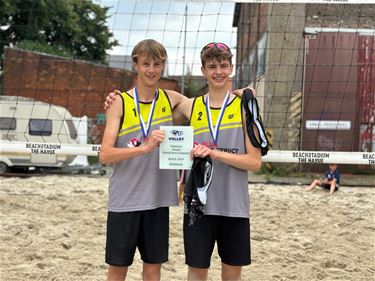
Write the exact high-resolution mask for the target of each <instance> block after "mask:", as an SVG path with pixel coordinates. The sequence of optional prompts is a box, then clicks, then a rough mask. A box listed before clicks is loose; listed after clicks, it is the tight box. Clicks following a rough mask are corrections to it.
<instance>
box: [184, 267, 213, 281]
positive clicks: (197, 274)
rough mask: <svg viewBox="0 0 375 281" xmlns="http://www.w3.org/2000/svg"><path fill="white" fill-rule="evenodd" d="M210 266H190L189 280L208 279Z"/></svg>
mask: <svg viewBox="0 0 375 281" xmlns="http://www.w3.org/2000/svg"><path fill="white" fill-rule="evenodd" d="M207 276H208V268H196V267H191V266H189V269H188V278H187V279H188V280H189V281H193V280H194V281H197V280H200V281H201V280H207Z"/></svg>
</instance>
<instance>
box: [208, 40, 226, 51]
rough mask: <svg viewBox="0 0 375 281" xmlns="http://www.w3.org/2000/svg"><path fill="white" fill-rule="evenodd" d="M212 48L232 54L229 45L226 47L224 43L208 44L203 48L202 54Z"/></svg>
mask: <svg viewBox="0 0 375 281" xmlns="http://www.w3.org/2000/svg"><path fill="white" fill-rule="evenodd" d="M212 48H218V49H220V50H224V51H228V52H230V48H229V47H228V46H227V45H225V44H224V43H216V42H212V43H208V44H207V45H206V46H204V47H203V49H202V52H203V51H205V50H208V49H212Z"/></svg>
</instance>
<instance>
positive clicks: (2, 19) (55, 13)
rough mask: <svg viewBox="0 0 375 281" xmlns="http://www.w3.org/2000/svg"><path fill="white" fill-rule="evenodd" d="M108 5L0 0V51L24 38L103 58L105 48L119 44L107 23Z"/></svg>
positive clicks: (78, 0)
mask: <svg viewBox="0 0 375 281" xmlns="http://www.w3.org/2000/svg"><path fill="white" fill-rule="evenodd" d="M108 9H109V8H107V7H101V6H100V5H98V4H94V3H93V2H92V1H91V0H85V1H83V0H57V1H56V0H2V1H0V28H1V32H0V55H1V56H2V54H3V50H4V46H14V45H17V44H18V43H19V42H21V41H27V42H40V43H42V45H43V43H44V44H47V45H49V46H52V47H54V48H55V49H56V48H57V49H58V50H64V52H63V53H65V52H67V53H70V54H72V55H73V57H74V58H77V59H84V60H93V61H97V62H105V57H106V50H108V49H110V48H112V47H113V46H117V45H118V42H117V41H116V40H114V39H113V34H112V33H111V32H110V31H109V29H108V27H107V26H106V19H107V18H108V16H107V12H108Z"/></svg>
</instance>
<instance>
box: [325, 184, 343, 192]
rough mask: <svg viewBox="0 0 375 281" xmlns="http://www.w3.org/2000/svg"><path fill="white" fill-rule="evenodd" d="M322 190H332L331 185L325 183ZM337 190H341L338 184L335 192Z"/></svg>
mask: <svg viewBox="0 0 375 281" xmlns="http://www.w3.org/2000/svg"><path fill="white" fill-rule="evenodd" d="M322 188H324V189H328V190H330V189H331V184H330V183H323V184H322ZM337 190H339V185H338V184H336V186H335V191H337Z"/></svg>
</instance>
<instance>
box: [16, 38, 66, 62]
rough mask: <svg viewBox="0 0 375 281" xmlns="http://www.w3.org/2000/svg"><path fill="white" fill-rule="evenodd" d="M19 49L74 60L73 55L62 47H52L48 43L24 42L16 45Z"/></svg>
mask: <svg viewBox="0 0 375 281" xmlns="http://www.w3.org/2000/svg"><path fill="white" fill-rule="evenodd" d="M16 47H17V48H20V49H25V50H29V51H35V52H42V53H46V54H50V55H55V56H59V57H65V58H73V55H72V54H71V53H70V52H69V51H68V50H66V49H65V48H64V47H61V46H51V45H48V44H47V43H46V42H38V41H29V40H24V41H21V42H19V43H17V44H16Z"/></svg>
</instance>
